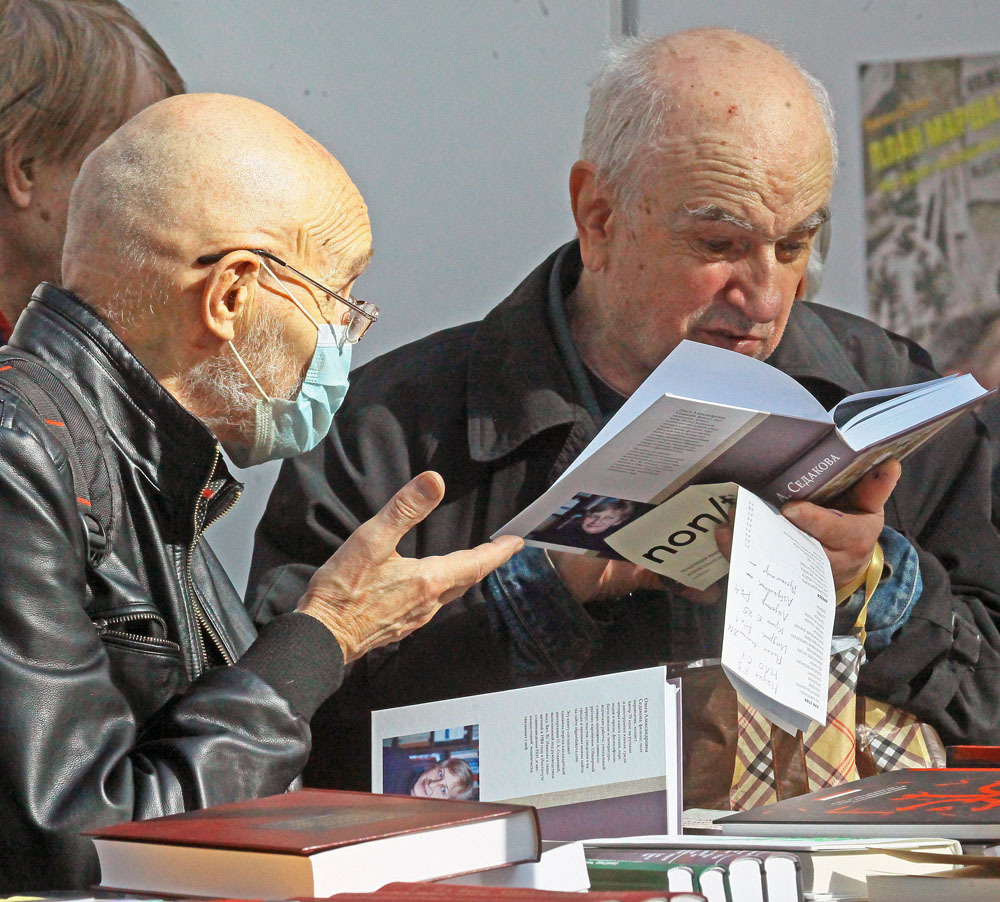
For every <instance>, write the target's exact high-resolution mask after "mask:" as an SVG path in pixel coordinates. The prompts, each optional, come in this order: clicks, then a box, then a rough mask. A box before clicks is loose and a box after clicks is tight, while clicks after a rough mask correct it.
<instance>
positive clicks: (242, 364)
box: [228, 341, 271, 403]
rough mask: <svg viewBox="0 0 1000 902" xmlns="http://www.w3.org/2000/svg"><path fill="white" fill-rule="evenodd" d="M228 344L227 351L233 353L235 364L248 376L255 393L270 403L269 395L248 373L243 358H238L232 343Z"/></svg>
mask: <svg viewBox="0 0 1000 902" xmlns="http://www.w3.org/2000/svg"><path fill="white" fill-rule="evenodd" d="M228 344H229V350H230V351H232V352H233V355H234V356H235V357H236V360H237V362H238V363H239V365H240V366H241V367H243V372H244V373H246V374H247V375H248V376H249V377H250V381H251V382H252V383H253V384H254V387H255V388H256V389H257V391H259V392H260V394H261V397H262V398H263V399H264V400H265V401H266V402H267V403H271V398H270V396H269V395H268V393H267V392H266V391H264V389H263V388H262V387H261V384H260V383H259V382H258V381H257V377H256V376H254V374H253V373H251V372H250V367H248V366H247V365H246V363H244V362H243V358H242V357H241V356H240V352H239V351H237V350H236V346H235V345H234V344H233V343H232V342H231V341H230V342H228Z"/></svg>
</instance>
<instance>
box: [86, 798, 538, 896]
mask: <svg viewBox="0 0 1000 902" xmlns="http://www.w3.org/2000/svg"><path fill="white" fill-rule="evenodd" d="M88 835H89V836H90V837H91V838H92V839H93V840H94V845H95V847H96V848H97V853H98V856H99V858H100V864H101V887H103V888H110V889H115V890H123V891H127V892H140V893H155V894H162V895H169V896H207V897H226V898H231V899H235V898H243V899H288V898H290V897H293V896H299V897H301V896H329V895H332V894H333V893H339V892H370V891H371V890H375V889H378V888H379V887H380V886H383V885H384V884H386V883H390V882H392V881H399V880H409V881H416V880H435V879H440V878H442V877H449V876H453V875H456V874H463V873H469V872H474V871H479V870H486V869H488V868H496V867H503V866H504V865H507V864H514V863H517V862H523V861H538V859H539V856H540V855H541V840H540V838H539V831H538V818H537V816H536V814H535V810H534V809H533V808H530V807H528V806H524V805H506V804H496V803H488V802H460V801H454V800H451V799H447V800H439V799H421V798H415V797H411V796H388V795H386V796H382V795H372V794H371V793H366V792H340V791H336V790H322V789H304V790H299V791H297V792H287V793H282V794H281V795H274V796H266V797H264V798H260V799H250V800H247V801H243V802H234V803H232V804H228V805H215V806H212V807H210V808H204V809H201V810H197V811H187V812H184V813H183V814H174V815H169V816H167V817H158V818H152V819H150V820H145V821H127V822H125V823H122V824H115V825H113V826H110V827H105V828H102V829H99V830H94V831H89V832H88Z"/></svg>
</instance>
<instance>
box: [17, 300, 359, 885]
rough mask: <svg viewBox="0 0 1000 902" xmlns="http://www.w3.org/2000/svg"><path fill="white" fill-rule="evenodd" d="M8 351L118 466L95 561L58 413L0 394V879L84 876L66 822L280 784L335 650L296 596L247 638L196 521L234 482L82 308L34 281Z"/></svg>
mask: <svg viewBox="0 0 1000 902" xmlns="http://www.w3.org/2000/svg"><path fill="white" fill-rule="evenodd" d="M10 356H16V357H34V358H36V359H38V360H40V361H42V362H43V363H45V364H47V365H48V366H49V368H50V369H52V370H54V371H55V372H56V373H57V374H60V375H61V376H62V378H63V379H64V380H65V381H66V382H67V383H70V384H71V385H72V386H74V387H75V388H76V389H78V391H79V393H80V395H81V396H82V399H83V401H84V403H85V404H87V405H88V406H89V407H90V408H91V409H92V415H93V421H94V423H95V426H96V428H97V430H98V431H99V433H101V434H102V435H103V436H104V438H105V439H106V440H107V441H108V444H109V446H110V454H111V459H112V465H113V466H114V467H116V470H117V471H116V472H114V473H112V478H113V479H115V480H116V481H117V486H116V489H115V492H114V495H115V499H116V505H115V513H114V519H113V528H112V531H111V532H112V535H111V548H110V552H109V553H108V555H107V557H106V558H105V559H104V560H103V562H102V563H100V564H99V565H98V566H96V567H94V566H92V565H90V564H89V563H88V560H87V538H86V530H85V528H84V527H83V525H82V522H81V518H80V514H79V511H78V504H79V503H78V500H77V493H76V492H75V491H74V482H73V478H72V474H71V472H70V467H69V465H68V459H67V453H66V451H64V449H63V446H62V445H61V444H60V443H59V442H58V441H57V439H56V438H55V437H54V435H53V430H55V429H57V428H60V427H59V425H58V423H43V422H42V421H41V420H40V419H39V417H38V416H36V415H35V414H34V412H33V411H32V409H31V408H30V407H29V405H28V404H27V403H25V402H24V400H23V399H21V398H19V397H15V396H12V395H11V394H8V393H0V533H2V535H3V539H2V541H0V574H2V582H0V724H2V730H3V741H2V742H0V826H2V830H0V889H2V890H4V891H13V890H31V889H42V888H64V889H65V888H70V887H86V886H87V885H89V884H93V883H96V882H97V881H98V876H99V875H98V870H97V864H96V857H95V855H94V851H93V846H92V843H91V842H90V840H88V839H85V838H83V837H81V836H80V835H79V833H80V831H81V830H85V829H92V828H96V827H99V826H102V825H106V824H111V823H115V822H117V821H122V820H129V819H140V818H147V817H153V816H157V815H161V814H170V813H174V812H178V811H182V810H185V809H189V808H197V807H202V806H205V805H211V804H215V803H220V802H230V801H236V800H239V799H244V798H249V797H252V796H258V795H266V794H271V793H276V792H282V791H283V790H284V789H286V788H287V787H288V785H289V784H290V783H291V782H292V781H293V780H294V779H295V778H296V777H297V776H298V774H299V772H300V770H301V768H302V766H303V764H304V762H305V760H306V757H307V755H308V752H309V742H310V731H309V724H308V717H309V716H310V715H311V714H312V713H313V711H314V710H315V708H316V706H317V705H318V704H319V702H320V701H322V699H323V698H325V697H326V695H328V694H329V693H330V692H331V691H332V690H333V689H334V688H336V686H337V685H339V682H340V677H341V674H342V669H343V656H342V655H341V653H340V649H339V647H338V646H337V644H336V642H335V641H334V640H333V637H332V636H331V635H330V634H329V632H328V631H327V630H326V629H325V628H324V627H323V626H322V625H321V624H319V623H318V621H316V620H314V619H313V618H311V617H308V616H306V615H303V614H290V615H288V616H286V617H281V618H278V619H277V620H275V621H274V623H273V624H272V625H271V626H269V627H268V629H267V630H266V631H265V632H264V633H262V635H261V636H260V638H259V639H257V640H256V641H255V636H256V632H255V630H254V627H253V625H252V624H251V622H250V620H249V618H248V617H247V615H246V611H245V609H244V608H243V605H242V602H241V600H240V598H239V597H238V596H237V595H236V593H235V591H234V589H233V588H232V585H231V584H230V582H229V580H228V578H227V577H226V575H225V572H224V571H223V569H222V567H221V566H220V565H219V564H218V562H217V561H216V559H215V556H214V555H213V554H212V552H211V549H210V548H209V547H208V545H207V543H206V542H205V541H204V539H203V538H202V531H203V530H204V528H205V527H206V526H207V525H208V524H209V523H210V522H211V521H212V520H213V519H215V518H217V517H218V516H221V514H223V513H225V511H226V510H228V509H229V507H231V506H232V504H233V503H234V502H235V501H236V498H237V497H238V495H239V491H240V489H241V486H240V485H239V484H238V483H235V482H234V481H233V480H232V479H231V478H230V477H229V475H228V473H227V472H226V468H225V465H224V463H223V462H222V458H221V455H220V454H219V450H218V445H217V443H216V441H215V439H214V438H213V436H212V435H211V434H210V433H209V432H208V430H207V429H205V427H204V426H203V425H202V424H201V423H200V422H199V421H198V420H197V419H195V418H194V417H193V416H191V415H190V414H189V413H188V412H187V411H185V410H184V409H183V408H182V407H181V406H180V405H179V404H178V403H177V402H176V401H175V400H174V399H173V397H172V396H171V395H169V394H168V393H167V392H166V391H165V390H164V389H163V387H162V386H161V385H160V384H159V383H158V382H157V381H156V380H155V379H153V377H152V376H151V375H150V374H149V373H148V372H147V371H146V370H145V369H144V368H143V367H142V365H141V364H140V363H139V361H138V360H136V358H135V357H133V356H132V355H131V354H130V353H129V351H128V350H127V349H126V348H125V347H124V346H123V345H122V344H121V342H120V341H119V340H118V339H117V338H116V336H115V335H114V334H113V333H112V332H111V331H110V330H109V329H108V328H107V327H106V326H105V325H104V324H103V323H102V322H101V321H100V320H99V319H98V318H97V317H96V316H95V315H94V313H93V312H92V311H91V310H90V309H89V308H87V307H86V306H85V305H84V304H83V303H81V302H80V301H79V300H78V299H76V298H74V297H73V296H72V295H70V294H68V293H66V292H63V291H60V290H59V289H56V288H54V287H52V286H49V285H42V286H40V287H39V289H38V291H37V292H36V294H35V299H34V300H32V302H31V303H30V304H29V305H28V308H27V310H26V311H25V312H24V313H23V314H22V316H21V318H20V320H19V321H18V324H17V326H16V328H15V330H14V334H13V336H12V338H11V340H10V345H9V346H7V347H5V348H4V349H3V350H2V351H0V366H3V365H4V361H5V359H6V358H8V357H10ZM251 643H253V644H252V645H251ZM248 647H249V649H250V650H249V651H248ZM241 656H242V657H241ZM236 661H238V664H237V666H219V665H224V664H231V663H233V662H236ZM317 665H325V666H324V667H320V666H317Z"/></svg>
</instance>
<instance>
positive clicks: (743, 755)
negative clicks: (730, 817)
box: [729, 693, 778, 811]
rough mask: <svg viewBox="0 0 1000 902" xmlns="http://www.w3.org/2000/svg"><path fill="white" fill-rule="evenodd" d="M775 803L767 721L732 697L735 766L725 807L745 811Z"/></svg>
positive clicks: (775, 792) (775, 783) (744, 702)
mask: <svg viewBox="0 0 1000 902" xmlns="http://www.w3.org/2000/svg"><path fill="white" fill-rule="evenodd" d="M777 801H778V781H777V777H776V776H775V772H774V750H773V748H772V747H771V722H770V721H769V720H768V719H767V718H766V717H764V716H763V715H762V714H760V713H758V711H757V709H756V708H754V707H753V705H750V704H748V703H747V702H746V701H745V700H744V698H743V697H742V696H741V695H740V694H739V693H737V694H736V763H735V767H734V770H733V783H732V788H731V789H730V790H729V807H730V808H732V810H733V811H746V810H747V809H748V808H757V807H758V806H760V805H769V804H771V803H772V802H777Z"/></svg>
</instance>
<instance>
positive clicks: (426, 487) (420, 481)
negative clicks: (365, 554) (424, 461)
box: [354, 470, 444, 555]
mask: <svg viewBox="0 0 1000 902" xmlns="http://www.w3.org/2000/svg"><path fill="white" fill-rule="evenodd" d="M443 497H444V480H443V479H442V478H441V476H440V475H439V474H437V473H435V472H433V471H432V470H427V471H426V472H424V473H421V474H420V475H419V476H414V477H413V479H411V480H410V481H409V482H408V483H406V485H404V486H403V487H402V488H401V489H400V490H399V491H398V492H396V494H395V495H393V496H392V497H391V498H390V499H389V500H388V501H387V502H386V503H385V506H384V507H383V508H382V510H380V511H379V512H378V513H377V514H376V515H375V516H374V517H372V518H371V520H369V521H368V522H367V523H363V524H362V525H361V526H360V527H358V529H356V530H355V532H354V535H355V536H357V537H358V538H359V539H362V540H364V541H365V542H367V543H369V544H371V545H374V546H376V547H377V549H378V550H379V552H381V555H389V554H392V552H394V551H395V550H396V546H397V545H398V544H399V540H400V539H401V538H403V536H404V535H406V533H408V532H409V531H410V530H411V529H412V528H413V527H414V526H416V525H417V524H418V523H419V522H420V521H421V520H423V519H424V517H426V516H427V515H428V514H429V513H430V512H431V511H432V510H434V508H436V507H437V506H438V505H439V504H440V503H441V499H442V498H443Z"/></svg>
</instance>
